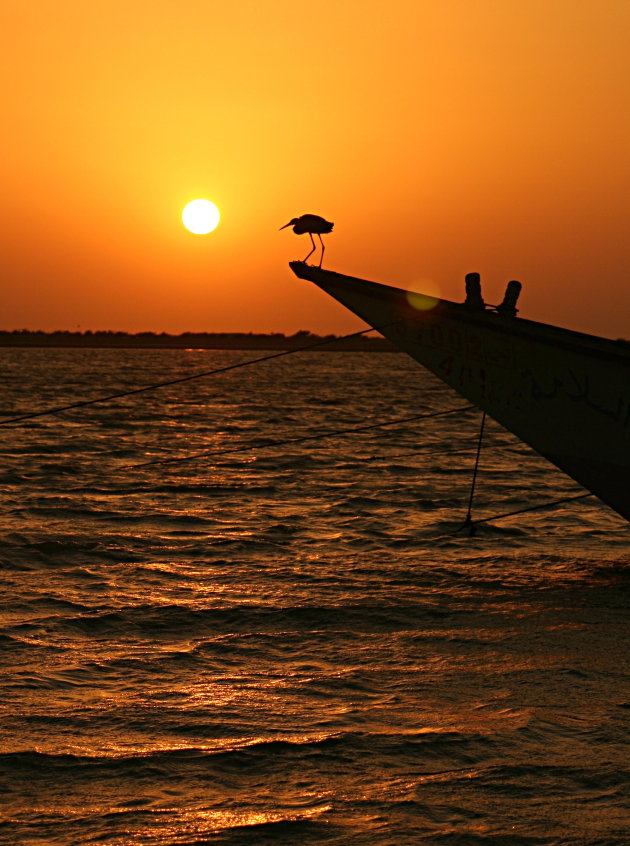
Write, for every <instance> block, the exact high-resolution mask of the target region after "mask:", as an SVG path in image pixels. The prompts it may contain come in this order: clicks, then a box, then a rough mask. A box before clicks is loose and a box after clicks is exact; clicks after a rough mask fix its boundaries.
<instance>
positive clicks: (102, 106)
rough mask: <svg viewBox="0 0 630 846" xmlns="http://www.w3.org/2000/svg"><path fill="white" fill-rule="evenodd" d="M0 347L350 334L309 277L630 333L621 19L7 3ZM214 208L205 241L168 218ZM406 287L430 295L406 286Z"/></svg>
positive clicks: (200, 1) (489, 3)
mask: <svg viewBox="0 0 630 846" xmlns="http://www.w3.org/2000/svg"><path fill="white" fill-rule="evenodd" d="M0 23H1V25H2V30H3V34H4V45H3V50H2V57H1V59H0V61H1V62H2V63H3V65H4V67H3V79H4V85H3V88H4V95H5V96H4V97H3V100H4V103H3V118H4V120H3V123H4V129H3V133H2V134H3V153H2V156H1V157H0V169H1V170H2V186H3V187H2V203H1V208H2V210H1V216H2V219H1V227H0V233H1V237H2V242H3V243H2V256H3V263H4V268H3V270H4V273H3V279H4V281H3V308H2V311H1V312H0V328H3V329H14V328H31V329H57V328H59V329H76V328H77V327H79V326H80V327H81V328H82V329H88V328H90V329H108V328H111V329H123V330H129V331H140V330H147V329H148V330H155V331H170V332H180V331H184V330H188V329H190V330H197V331H203V330H207V331H254V332H258V331H284V332H294V331H296V330H297V329H301V328H306V329H311V330H313V331H316V332H346V331H351V330H353V329H355V328H358V327H359V326H360V325H361V324H360V321H358V320H357V319H356V318H354V317H353V316H352V315H350V314H349V312H346V311H345V310H344V309H343V308H342V307H341V306H339V305H338V304H336V303H335V302H333V301H332V300H330V299H329V298H327V297H326V295H325V294H323V293H322V292H320V291H319V290H318V289H316V288H314V287H313V286H310V285H309V284H308V283H305V282H302V281H299V280H296V279H295V278H294V277H293V275H292V274H291V272H290V271H289V269H288V267H287V262H288V261H289V260H291V259H294V258H303V257H304V256H305V255H306V253H307V252H308V249H309V247H310V242H309V241H308V236H302V237H301V238H298V237H297V236H295V235H294V234H293V233H292V232H291V230H289V229H287V230H284V231H282V232H279V231H278V229H279V227H280V226H282V225H283V224H284V223H286V222H287V221H288V220H289V219H290V218H292V217H294V216H296V215H300V214H303V213H305V212H314V213H317V214H321V215H324V216H325V217H327V218H328V219H329V220H333V221H335V231H334V232H333V233H332V234H331V235H330V236H328V237H327V253H326V263H325V266H327V267H329V268H331V269H335V270H338V271H340V272H345V273H350V274H353V275H359V276H363V277H365V278H368V279H374V280H377V281H383V282H388V283H390V284H394V285H398V286H400V287H410V286H414V285H415V286H418V285H419V286H420V288H422V286H423V285H427V286H437V287H438V289H439V290H440V291H441V293H442V296H444V297H446V298H448V299H455V300H461V299H463V275H464V273H466V272H467V271H470V270H478V271H479V272H481V274H482V279H483V282H484V293H485V296H486V300H487V301H489V302H495V301H497V300H499V299H500V298H501V296H502V292H503V288H504V285H505V282H506V281H507V280H509V279H514V278H516V279H520V280H521V281H522V282H523V285H524V292H523V294H522V296H521V315H522V316H525V317H530V318H532V319H536V320H543V321H545V322H551V323H557V324H560V325H563V326H568V327H570V328H575V329H580V330H583V331H588V332H594V333H596V334H605V335H612V336H613V337H617V336H624V337H628V338H630V263H629V260H628V259H629V250H628V232H629V229H630V214H629V209H630V169H629V158H628V157H629V150H630V108H629V106H630V96H629V95H630V51H629V50H628V36H629V33H630V2H626V0H408V2H403V0H389V2H387V3H383V2H382V1H381V0H379V2H373V1H372V0H318V2H314V3H308V2H296V0H291V2H289V0H275V2H264V0H255V2H254V1H253V0H239V2H238V3H235V2H234V3H232V2H230V3H217V2H214V0H187V2H185V3H176V2H174V0H107V2H104V0H94V2H90V3H88V2H85V0H55V1H54V2H50V0H36V2H31V3H26V2H24V0H4V2H3V4H2V12H1V13H0ZM196 197H207V198H208V199H210V200H212V201H214V202H215V203H216V204H217V205H218V206H219V208H220V209H221V212H222V222H221V224H220V226H219V228H218V229H217V230H216V231H215V232H214V233H212V234H210V235H207V236H195V235H192V234H190V233H188V232H186V231H185V230H184V229H183V227H182V225H181V222H180V213H181V209H182V207H183V206H184V204H185V203H186V202H188V201H189V200H191V199H194V198H196ZM422 280H429V281H427V282H423V281H422Z"/></svg>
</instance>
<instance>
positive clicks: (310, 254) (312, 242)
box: [304, 232, 315, 261]
mask: <svg viewBox="0 0 630 846" xmlns="http://www.w3.org/2000/svg"><path fill="white" fill-rule="evenodd" d="M308 237H309V238H310V239H311V244H312V245H313V249H312V250H311V251H310V253H309V254H308V256H306V258H305V259H304V261H306V259H307V258H308V257H309V256H312V255H313V253H314V252H315V241H313V236H312V235H311V233H310V232H309V233H308Z"/></svg>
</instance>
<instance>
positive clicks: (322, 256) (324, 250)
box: [317, 232, 326, 267]
mask: <svg viewBox="0 0 630 846" xmlns="http://www.w3.org/2000/svg"><path fill="white" fill-rule="evenodd" d="M317 237H318V238H319V243H320V244H321V245H322V254H321V257H320V259H319V266H320V267H321V266H322V262H323V261H324V253H325V252H326V247H325V246H324V242H323V240H322V236H321V235H320V234H319V232H318V233H317Z"/></svg>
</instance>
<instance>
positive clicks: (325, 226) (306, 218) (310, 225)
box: [280, 214, 334, 267]
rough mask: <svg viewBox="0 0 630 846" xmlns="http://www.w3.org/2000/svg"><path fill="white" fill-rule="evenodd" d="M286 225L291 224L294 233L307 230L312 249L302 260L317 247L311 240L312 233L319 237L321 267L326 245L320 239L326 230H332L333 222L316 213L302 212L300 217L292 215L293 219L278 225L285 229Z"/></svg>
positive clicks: (301, 232)
mask: <svg viewBox="0 0 630 846" xmlns="http://www.w3.org/2000/svg"><path fill="white" fill-rule="evenodd" d="M287 226H292V227H293V231H294V232H295V234H296V235H304V233H305V232H308V234H309V237H310V239H311V244H312V245H313V249H312V250H311V251H310V253H309V254H308V255H307V256H306V258H305V259H303V261H306V259H307V258H308V257H309V256H311V255H312V254H313V253H314V252H315V250H316V249H317V247H316V245H315V241H314V240H313V233H315V234H316V235H317V237H318V238H319V242H320V244H321V245H322V255H321V258H320V260H319V266H320V267H321V266H322V262H323V260H324V252H325V250H326V247H324V242H323V241H322V235H325V234H326V233H327V232H332V228H333V226H334V223H329V222H328V221H327V220H324V218H323V217H320V216H319V215H318V214H303V215H302V216H301V217H294V218H293V220H290V221H289V222H288V223H285V224H284V226H281V227H280V229H286V228H287Z"/></svg>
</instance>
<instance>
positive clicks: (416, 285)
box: [407, 279, 440, 311]
mask: <svg viewBox="0 0 630 846" xmlns="http://www.w3.org/2000/svg"><path fill="white" fill-rule="evenodd" d="M439 301H440V289H439V286H438V284H437V282H435V281H434V280H433V279H418V280H417V281H414V282H412V283H411V284H410V286H409V290H408V291H407V302H408V303H409V305H410V306H411V307H412V308H415V309H418V311H430V310H431V309H432V308H435V306H436V305H437V304H438V302H439Z"/></svg>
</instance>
